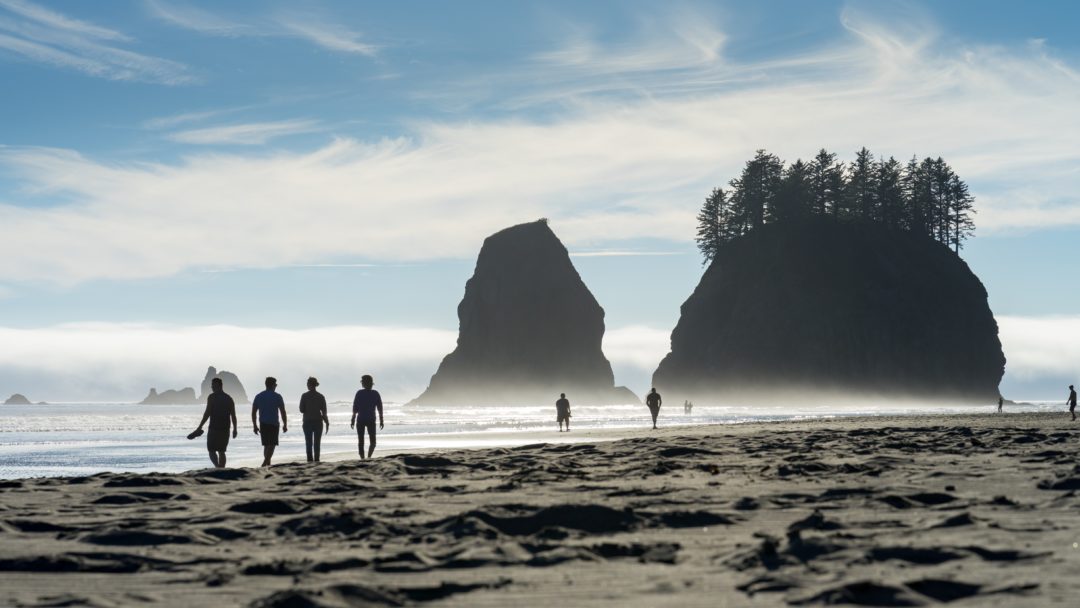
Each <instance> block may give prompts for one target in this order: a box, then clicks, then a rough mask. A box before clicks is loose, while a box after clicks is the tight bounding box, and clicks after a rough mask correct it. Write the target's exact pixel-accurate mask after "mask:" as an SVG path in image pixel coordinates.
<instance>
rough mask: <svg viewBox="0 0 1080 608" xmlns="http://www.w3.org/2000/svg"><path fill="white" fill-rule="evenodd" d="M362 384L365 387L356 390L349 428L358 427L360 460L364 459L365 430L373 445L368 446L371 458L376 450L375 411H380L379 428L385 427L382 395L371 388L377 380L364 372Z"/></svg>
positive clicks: (357, 436) (361, 379) (368, 454)
mask: <svg viewBox="0 0 1080 608" xmlns="http://www.w3.org/2000/svg"><path fill="white" fill-rule="evenodd" d="M360 385H361V386H363V387H364V388H362V389H360V390H358V391H356V397H355V398H353V406H352V419H351V420H350V421H349V428H355V429H356V441H357V443H359V446H360V448H359V449H360V460H363V459H364V431H365V430H366V431H367V434H368V438H369V439H370V440H371V446H370V447H369V448H368V453H367V457H368V458H371V455H372V453H374V452H375V412H376V411H377V412H378V413H379V428H380V429H381V428H383V411H382V396H380V395H379V391H377V390H375V389H373V388H371V387H372V386H375V380H374V379H372V377H371V376H369V375H367V374H364V375H363V376H362V377H361V378H360Z"/></svg>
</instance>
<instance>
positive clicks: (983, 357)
mask: <svg viewBox="0 0 1080 608" xmlns="http://www.w3.org/2000/svg"><path fill="white" fill-rule="evenodd" d="M1004 370H1005V356H1004V354H1003V353H1002V351H1001V342H1000V341H999V339H998V327H997V322H996V321H995V320H994V315H993V314H992V313H991V312H990V307H989V306H988V305H987V296H986V289H985V288H984V287H983V285H982V283H981V282H980V281H979V279H978V278H977V277H976V276H975V275H974V274H973V273H972V272H971V270H970V269H969V268H968V266H967V264H966V263H964V261H963V260H962V259H960V257H959V256H957V255H956V254H954V253H953V252H952V251H950V250H949V249H948V247H946V246H945V245H943V244H941V243H938V242H936V241H934V240H933V239H931V238H930V237H928V236H925V235H921V234H915V233H910V232H902V231H897V230H891V229H888V228H886V227H884V226H881V225H880V224H874V223H855V222H838V221H835V220H832V219H829V218H812V219H808V220H800V221H790V222H781V223H776V224H771V225H766V226H764V227H762V228H758V229H755V230H754V231H752V232H750V233H748V234H746V235H744V236H742V237H739V238H737V239H735V240H734V241H731V242H729V243H727V244H725V245H723V246H722V247H721V248H720V249H719V251H718V252H717V255H716V257H715V258H714V260H713V262H712V264H711V265H710V266H709V268H708V269H707V270H706V272H705V274H704V276H703V277H702V279H701V282H700V283H699V284H698V286H697V288H696V289H695V290H694V293H693V295H691V296H690V298H689V299H688V300H686V302H685V303H684V304H683V306H682V316H681V317H680V319H679V322H678V324H677V325H676V327H675V330H674V331H673V332H672V334H671V352H670V353H669V354H668V355H667V356H666V357H665V358H664V360H663V361H662V362H661V363H660V366H659V368H657V370H656V373H655V374H654V375H653V383H654V385H655V386H656V387H657V389H658V390H659V391H660V392H661V394H663V395H664V397H665V399H667V400H672V401H673V402H677V401H679V400H682V399H701V400H703V401H704V400H707V399H719V400H729V401H738V400H751V401H753V400H755V399H756V398H764V399H768V400H770V401H771V402H773V403H790V404H792V405H796V404H798V403H799V402H800V401H801V400H803V399H811V400H813V399H815V396H818V395H821V396H823V397H826V398H827V396H828V395H830V394H834V393H845V394H853V395H858V396H881V397H895V398H909V397H915V398H923V399H936V400H950V401H962V402H978V403H995V404H996V403H997V398H998V383H999V382H1000V381H1001V377H1002V375H1003V374H1004ZM778 397H779V398H783V399H784V400H783V401H778V400H777V398H778ZM792 399H794V400H792Z"/></svg>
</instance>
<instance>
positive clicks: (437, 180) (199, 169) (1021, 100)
mask: <svg viewBox="0 0 1080 608" xmlns="http://www.w3.org/2000/svg"><path fill="white" fill-rule="evenodd" d="M685 21H686V20H685V19H683V20H680V21H678V22H677V23H676V24H674V25H672V26H671V27H672V32H674V33H673V34H672V33H669V34H665V35H656V36H654V37H653V38H650V39H648V40H642V41H639V42H638V43H637V45H636V47H635V45H633V44H622V45H617V46H615V47H614V48H611V49H603V48H601V47H599V46H598V45H596V44H592V43H584V42H582V41H581V39H580V38H576V39H574V40H573V41H572V42H570V43H568V46H567V47H566V48H565V49H563V50H561V51H553V52H551V53H547V54H543V55H541V56H537V57H533V58H532V59H530V60H529V63H528V66H527V69H524V68H523V69H522V70H519V72H521V73H527V74H528V75H529V80H528V82H527V83H526V82H525V81H524V79H523V78H522V76H520V74H519V75H516V76H510V75H507V76H500V75H492V76H491V77H490V78H489V80H490V81H491V82H489V84H488V86H487V87H484V88H483V90H488V91H490V90H502V91H507V93H506V94H505V95H503V98H502V101H505V102H506V103H508V104H519V105H522V104H523V105H532V104H552V103H557V104H558V107H560V108H562V109H561V110H559V111H556V112H555V114H554V115H553V116H549V117H547V118H546V119H544V120H542V121H539V120H524V119H498V120H488V121H483V120H477V121H471V122H452V123H447V122H427V123H418V124H415V125H413V126H412V129H411V131H410V132H409V134H408V135H407V136H402V137H399V138H391V139H382V140H378V141H361V140H356V139H347V138H338V139H334V140H333V141H331V142H329V143H327V144H326V145H325V146H323V147H321V148H319V149H316V150H313V151H305V152H297V151H277V150H275V151H264V150H260V151H258V152H255V153H244V154H241V153H233V154H222V153H214V152H202V153H198V154H193V155H190V156H186V157H185V158H184V159H183V160H180V161H177V162H175V163H114V162H107V161H103V160H98V159H93V158H88V157H86V156H84V155H82V154H80V153H78V152H77V151H73V150H58V149H46V148H13V147H8V148H4V147H0V170H4V171H5V172H6V173H7V174H8V175H9V176H10V179H11V183H13V184H17V185H21V187H22V190H21V194H16V195H13V196H14V197H16V198H11V199H8V200H0V225H3V226H4V227H5V228H6V230H5V238H4V239H3V240H2V241H0V280H4V281H20V280H38V281H52V282H59V283H68V284H70V283H76V282H80V281H86V280H91V279H99V278H115V279H130V278H143V277H157V276H168V275H171V274H174V273H177V272H180V271H183V270H186V269H192V268H213V267H221V266H224V267H238V266H239V267H251V266H261V267H272V266H279V265H285V264H304V263H317V262H320V261H325V260H327V259H330V258H334V259H341V258H350V257H352V258H361V259H365V260H367V261H375V262H386V261H404V260H415V259H432V258H441V257H469V256H472V255H473V254H474V253H475V251H476V249H477V247H478V245H479V243H480V242H481V240H482V239H483V237H484V236H486V235H488V234H490V233H492V232H494V231H495V230H498V229H501V228H503V227H506V226H508V225H511V224H514V223H518V222H522V221H529V220H534V219H536V218H539V217H549V218H551V220H552V226H553V227H554V229H555V230H556V231H557V232H558V234H559V235H560V237H562V238H563V239H564V241H566V242H567V244H568V245H569V246H571V247H574V248H575V249H585V248H596V247H601V246H614V247H615V248H616V249H617V248H618V245H619V243H620V242H622V241H625V240H627V239H634V238H637V237H653V238H658V239H668V240H671V241H679V242H685V241H688V240H690V239H691V238H692V236H693V234H694V215H695V213H696V210H697V207H698V206H699V204H700V201H701V199H702V198H703V197H704V196H705V195H706V194H707V192H708V190H709V188H710V187H712V186H714V185H717V184H720V183H722V182H725V181H726V180H727V179H729V178H731V177H733V176H734V175H735V174H736V173H737V172H738V170H739V168H740V166H741V165H742V163H743V162H744V161H745V160H746V159H747V158H749V157H750V156H751V155H752V154H753V150H754V149H755V148H759V147H766V148H769V149H770V150H772V151H774V152H777V153H779V154H780V155H782V156H783V157H785V158H788V159H793V158H795V157H796V156H803V157H808V156H810V155H812V154H813V153H814V152H815V151H816V150H817V148H818V147H821V146H825V147H828V148H830V149H832V150H834V151H837V152H840V153H841V154H842V155H843V156H845V157H847V156H850V155H851V153H852V152H851V151H853V150H855V149H857V148H858V147H859V146H862V145H864V144H866V145H869V146H870V147H871V148H872V149H873V150H874V151H875V152H879V153H883V154H891V155H896V156H898V157H901V158H906V157H907V156H910V155H911V154H913V153H919V154H923V155H930V154H932V155H942V156H944V157H945V158H946V159H948V160H949V162H950V163H951V164H952V165H953V166H954V167H955V168H956V170H957V172H958V173H959V174H960V175H961V176H962V177H964V178H965V179H966V180H967V181H968V182H969V184H971V186H972V190H973V192H974V193H975V194H976V195H977V196H978V199H979V203H978V211H979V215H978V216H977V218H976V219H977V221H978V224H979V229H980V230H981V231H994V230H1007V229H1011V228H1016V227H1020V228H1025V227H1038V226H1048V225H1052V226H1062V225H1069V224H1080V202H1078V201H1077V199H1076V196H1075V193H1076V192H1078V191H1080V172H1077V171H1076V170H1075V167H1076V166H1077V162H1080V146H1077V145H1076V142H1075V134H1076V133H1078V132H1080V112H1077V111H1076V108H1077V107H1078V106H1080V76H1078V75H1077V72H1076V71H1075V70H1074V69H1073V68H1072V67H1071V66H1069V65H1066V64H1065V63H1063V62H1062V61H1060V60H1058V59H1055V58H1054V57H1053V56H1052V55H1051V54H1050V53H1049V52H1048V51H1047V49H1046V48H1045V47H1044V46H1042V45H1039V44H1033V45H1030V46H1025V47H1022V48H1004V47H995V46H956V45H954V44H952V43H950V42H949V41H948V40H944V39H937V38H934V37H933V36H932V35H930V34H927V33H926V32H928V31H932V29H931V28H926V27H919V28H909V29H904V28H903V26H904V24H902V23H900V24H891V25H892V26H893V29H890V28H887V27H884V26H882V25H880V24H879V23H876V22H874V21H872V20H868V19H863V18H860V17H858V16H857V15H855V14H853V13H850V12H848V13H845V15H844V18H843V22H844V24H845V26H846V28H847V29H846V31H847V37H846V38H844V39H843V40H840V41H838V42H836V43H835V44H831V45H829V46H827V47H825V48H822V49H817V50H810V51H806V50H800V51H795V52H793V53H792V55H791V56H790V57H776V58H768V59H762V60H759V61H753V62H736V61H734V60H731V59H730V58H727V57H725V56H724V54H723V52H722V51H723V44H722V42H723V40H724V37H723V36H722V35H721V34H719V33H717V32H715V31H712V30H710V29H709V28H708V27H707V23H705V24H703V23H698V24H696V25H695V27H694V28H688V27H686V26H685V25H679V24H684V23H685ZM910 31H914V32H916V33H915V34H911V33H909V32H910ZM654 34H655V32H654ZM666 47H671V48H670V49H668V50H662V49H664V48H666ZM640 49H648V50H649V52H648V53H647V54H646V55H647V57H643V55H642V53H641V52H640ZM650 58H651V59H650ZM680 66H681V67H680ZM441 91H442V93H441V94H444V95H446V96H447V97H448V98H455V97H456V96H458V95H463V94H464V93H463V92H462V91H455V90H454V89H453V88H452V87H446V88H443V89H441ZM457 101H460V100H459V99H458V100H457ZM545 107H547V108H550V107H551V105H547V106H545ZM326 128H327V130H330V131H332V130H333V127H332V125H326ZM234 135H235V134H234ZM188 137H192V134H191V132H188ZM194 137H196V138H199V137H203V138H204V139H207V141H210V140H214V138H215V137H219V139H220V140H221V141H228V140H229V138H228V137H222V136H221V133H220V132H218V133H213V132H211V133H209V134H207V133H202V134H201V135H200V134H199V133H198V131H196V132H195V135H194ZM41 201H45V202H46V203H47V204H46V205H44V206H40V207H39V206H35V205H36V204H37V203H38V202H41ZM211 223H212V224H213V225H214V226H217V227H219V228H220V229H221V230H223V231H225V233H227V234H228V235H229V238H227V239H222V238H203V237H202V236H201V235H205V234H207V233H206V228H207V226H208V225H210V224H211ZM360 233H362V236H363V238H357V236H358V234H360Z"/></svg>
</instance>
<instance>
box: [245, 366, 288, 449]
mask: <svg viewBox="0 0 1080 608" xmlns="http://www.w3.org/2000/svg"><path fill="white" fill-rule="evenodd" d="M276 388H277V380H276V379H274V378H273V377H268V378H267V379H266V390H265V391H263V392H261V393H259V394H258V395H255V399H254V400H253V401H252V402H251V424H252V426H254V427H255V434H256V435H258V436H259V437H261V438H262V445H263V461H262V466H264V467H268V466H270V459H271V458H273V457H274V448H276V447H277V444H278V434H279V433H278V431H279V430H280V431H281V432H282V433H288V432H289V417H288V415H287V414H286V413H285V400H284V399H282V398H281V395H279V394H277V392H276V391H275V390H274V389H276ZM278 414H280V415H281V418H280V425H279V424H278V422H279V418H278ZM260 425H261V426H262V428H261V429H260V428H259V427H260Z"/></svg>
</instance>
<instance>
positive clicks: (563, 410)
mask: <svg viewBox="0 0 1080 608" xmlns="http://www.w3.org/2000/svg"><path fill="white" fill-rule="evenodd" d="M555 420H556V421H557V422H558V423H559V432H560V433H561V432H562V430H563V429H562V426H563V422H565V423H566V431H567V432H570V401H569V400H568V399H567V398H566V393H559V400H558V401H556V402H555Z"/></svg>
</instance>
